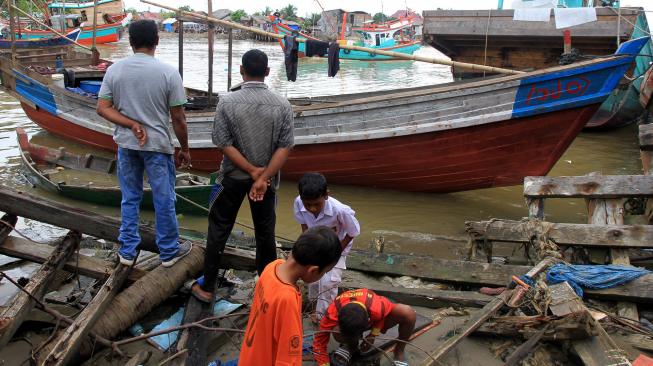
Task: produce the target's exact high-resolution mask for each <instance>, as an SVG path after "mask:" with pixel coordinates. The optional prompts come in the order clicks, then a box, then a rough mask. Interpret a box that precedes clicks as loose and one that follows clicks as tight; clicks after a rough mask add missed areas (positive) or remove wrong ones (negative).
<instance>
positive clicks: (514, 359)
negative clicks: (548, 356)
mask: <svg viewBox="0 0 653 366" xmlns="http://www.w3.org/2000/svg"><path fill="white" fill-rule="evenodd" d="M547 328H548V327H545V328H544V329H542V330H540V331H539V332H537V333H536V334H535V335H534V336H533V337H531V338H529V339H528V340H527V341H526V342H524V343H522V344H521V345H520V346H519V347H517V349H516V350H515V351H514V352H513V353H512V354H511V355H510V356H508V358H507V359H506V363H505V364H504V366H517V365H520V364H521V361H522V360H523V359H524V358H526V356H528V355H529V354H530V353H531V351H532V350H533V348H534V347H535V346H536V345H537V342H539V341H540V339H542V337H543V336H544V333H545V332H546V330H547Z"/></svg>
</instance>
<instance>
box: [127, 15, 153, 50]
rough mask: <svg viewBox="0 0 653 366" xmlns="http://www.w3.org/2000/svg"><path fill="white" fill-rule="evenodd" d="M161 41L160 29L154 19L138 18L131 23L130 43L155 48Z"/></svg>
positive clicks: (138, 46)
mask: <svg viewBox="0 0 653 366" xmlns="http://www.w3.org/2000/svg"><path fill="white" fill-rule="evenodd" d="M158 43H159V29H158V28H157V26H156V23H154V21H153V20H147V19H142V20H137V21H135V22H133V23H131V24H130V25H129V44H130V45H131V46H132V47H134V48H137V49H138V48H144V47H145V48H149V49H152V48H154V47H155V46H156V45H157V44H158Z"/></svg>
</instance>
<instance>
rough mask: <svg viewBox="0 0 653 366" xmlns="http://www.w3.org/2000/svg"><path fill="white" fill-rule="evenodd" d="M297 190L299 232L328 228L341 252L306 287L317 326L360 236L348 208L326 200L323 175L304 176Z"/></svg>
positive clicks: (294, 206) (357, 226)
mask: <svg viewBox="0 0 653 366" xmlns="http://www.w3.org/2000/svg"><path fill="white" fill-rule="evenodd" d="M298 189H299V196H297V198H296V199H295V203H294V205H293V209H294V213H295V219H296V220H297V222H298V223H299V224H300V225H301V227H302V232H304V231H306V230H307V229H309V228H311V227H315V226H320V225H323V226H327V227H329V228H332V229H333V231H335V232H336V234H337V235H338V239H340V244H341V245H342V248H343V250H342V255H341V256H340V260H339V261H338V263H337V264H336V266H335V267H334V268H333V269H332V270H331V271H329V272H327V273H326V274H325V275H324V276H323V277H322V279H320V280H319V281H317V282H314V283H311V284H310V285H308V298H309V300H310V301H311V302H313V301H315V314H314V316H312V317H311V318H312V320H313V321H314V322H317V321H319V320H320V319H321V318H322V316H323V315H324V314H325V313H326V311H327V308H328V307H329V305H330V304H331V303H332V302H333V300H334V299H335V298H336V296H337V295H338V285H340V282H341V281H342V271H343V270H344V269H346V268H347V267H346V260H347V254H349V251H350V250H351V247H352V243H353V239H354V238H355V237H356V236H358V235H359V234H360V225H359V223H358V220H356V217H355V216H354V214H355V212H354V210H352V209H351V207H349V206H347V205H345V204H343V203H341V202H340V201H338V200H337V199H335V198H333V197H329V190H328V188H327V181H326V178H325V177H324V176H323V175H322V174H320V173H306V174H304V176H303V177H302V178H301V179H300V180H299V184H298Z"/></svg>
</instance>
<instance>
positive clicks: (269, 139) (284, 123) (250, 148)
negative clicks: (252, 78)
mask: <svg viewBox="0 0 653 366" xmlns="http://www.w3.org/2000/svg"><path fill="white" fill-rule="evenodd" d="M213 143H214V144H215V145H216V146H217V147H220V148H224V147H228V146H233V147H235V148H236V149H238V151H240V153H241V154H243V156H244V157H245V159H247V161H249V162H250V163H251V164H253V165H255V166H259V167H264V166H267V165H268V163H269V162H270V159H271V158H272V155H273V154H274V152H275V151H276V150H277V149H278V148H281V147H287V148H290V147H292V146H293V145H294V137H293V112H292V106H291V105H290V103H289V102H288V100H287V99H285V98H283V97H282V96H280V95H278V94H276V93H274V92H272V91H270V90H268V88H267V86H266V85H265V84H264V83H262V82H247V83H245V84H243V85H242V87H241V89H240V90H239V91H236V92H233V93H229V94H226V95H221V96H220V101H219V102H218V107H217V110H216V113H215V120H214V122H213ZM224 176H227V177H230V178H233V179H240V180H243V179H248V178H250V176H249V174H247V172H245V171H243V170H241V169H239V168H238V167H236V166H235V165H234V163H233V162H232V161H231V160H229V158H227V157H226V156H225V157H223V158H222V165H221V166H220V174H219V176H218V178H219V179H222V177H224ZM276 178H277V179H276V180H277V182H278V178H279V175H278V174H277V177H276Z"/></svg>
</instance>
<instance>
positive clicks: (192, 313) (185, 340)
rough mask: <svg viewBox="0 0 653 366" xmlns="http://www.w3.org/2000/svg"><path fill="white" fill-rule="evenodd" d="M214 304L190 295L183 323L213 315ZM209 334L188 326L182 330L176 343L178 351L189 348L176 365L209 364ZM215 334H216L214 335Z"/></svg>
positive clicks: (175, 362)
mask: <svg viewBox="0 0 653 366" xmlns="http://www.w3.org/2000/svg"><path fill="white" fill-rule="evenodd" d="M212 305H213V304H205V303H202V302H200V301H198V300H197V299H195V297H194V296H190V297H189V299H188V301H187V302H186V309H185V310H184V320H183V323H182V324H186V323H192V322H196V321H198V320H201V319H206V318H208V317H210V316H212V315H213V314H212V313H213V312H212V309H213V306H212ZM207 336H208V334H207V331H206V330H204V329H200V328H187V329H183V330H181V332H180V333H179V338H178V341H177V344H176V351H177V353H181V352H182V351H184V350H187V351H186V352H184V353H183V354H182V355H180V356H179V357H177V359H176V360H175V361H174V364H175V365H184V366H193V365H206V364H208V354H207V351H208V350H207V345H208V341H209V340H208V337H207ZM213 336H215V335H213Z"/></svg>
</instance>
